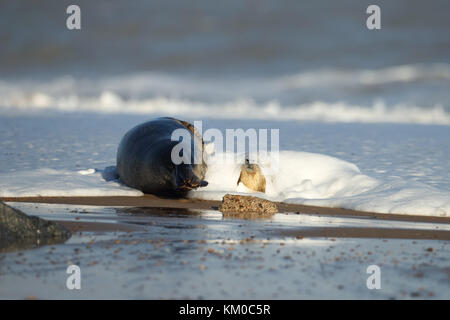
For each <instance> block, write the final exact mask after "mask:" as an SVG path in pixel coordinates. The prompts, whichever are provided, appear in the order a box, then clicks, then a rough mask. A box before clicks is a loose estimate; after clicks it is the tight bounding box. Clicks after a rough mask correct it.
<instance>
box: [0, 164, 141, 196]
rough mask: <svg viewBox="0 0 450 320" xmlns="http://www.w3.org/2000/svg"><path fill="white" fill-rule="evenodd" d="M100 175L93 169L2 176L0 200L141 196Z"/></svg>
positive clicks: (38, 171) (5, 174)
mask: <svg viewBox="0 0 450 320" xmlns="http://www.w3.org/2000/svg"><path fill="white" fill-rule="evenodd" d="M93 171H94V172H93ZM86 172H88V174H86ZM102 173H104V172H103V171H101V170H94V169H90V170H85V171H81V172H77V171H68V170H53V169H36V170H33V171H19V172H13V173H2V174H0V197H40V196H42V197H64V196H66V197H76V196H80V197H90V196H92V197H95V196H141V195H143V193H142V192H141V191H139V190H135V189H131V188H128V187H126V186H124V185H122V184H120V183H119V182H118V181H117V180H109V179H106V180H105V178H104V175H102ZM107 180H108V181H107Z"/></svg>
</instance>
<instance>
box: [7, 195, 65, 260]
mask: <svg viewBox="0 0 450 320" xmlns="http://www.w3.org/2000/svg"><path fill="white" fill-rule="evenodd" d="M70 236H71V233H70V232H69V231H68V230H67V229H66V228H65V227H63V226H62V225H60V224H59V223H56V222H53V221H47V220H44V219H41V218H39V217H30V216H28V215H26V214H25V213H23V212H22V211H20V210H17V209H14V208H12V207H10V206H8V205H6V204H5V203H3V202H1V201H0V252H6V251H14V250H19V249H28V248H33V247H37V246H40V245H47V244H56V243H62V242H64V241H66V240H67V239H69V238H70Z"/></svg>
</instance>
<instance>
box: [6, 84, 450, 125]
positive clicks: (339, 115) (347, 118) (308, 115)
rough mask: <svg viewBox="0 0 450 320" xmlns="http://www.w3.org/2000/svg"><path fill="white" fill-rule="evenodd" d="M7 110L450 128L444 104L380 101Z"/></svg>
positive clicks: (63, 104) (86, 103)
mask: <svg viewBox="0 0 450 320" xmlns="http://www.w3.org/2000/svg"><path fill="white" fill-rule="evenodd" d="M0 108H2V109H3V111H8V110H13V111H14V110H16V111H17V110H19V111H20V110H22V111H23V110H30V109H31V110H57V111H62V112H96V113H125V114H166V115H173V116H189V117H199V118H202V119H203V118H220V119H261V120H263V119H270V120H281V121H284V120H299V121H324V122H364V123H380V122H390V123H418V124H440V125H450V113H449V112H447V111H446V110H445V109H444V107H443V106H442V105H436V106H434V107H432V108H423V107H419V106H411V105H407V104H398V105H394V106H389V107H388V106H387V105H386V104H385V103H383V102H382V101H379V102H376V103H374V104H372V105H368V106H356V105H351V104H348V103H344V102H336V103H327V102H323V101H317V102H313V103H308V104H301V105H295V106H282V105H281V104H280V103H279V102H277V101H271V102H267V103H263V104H258V103H255V102H254V101H253V100H249V99H239V100H235V101H231V102H226V103H219V104H214V103H202V102H193V101H188V100H180V99H170V98H166V97H156V98H150V99H140V100H134V99H129V100H125V99H122V98H121V97H120V96H119V95H117V94H115V93H114V92H110V91H107V92H103V93H102V94H101V95H100V96H99V97H96V98H82V97H79V96H77V95H69V96H65V97H52V96H50V95H47V94H45V93H34V94H31V95H24V96H13V97H9V98H8V99H3V100H2V101H1V102H0Z"/></svg>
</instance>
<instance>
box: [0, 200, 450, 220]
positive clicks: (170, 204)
mask: <svg viewBox="0 0 450 320" xmlns="http://www.w3.org/2000/svg"><path fill="white" fill-rule="evenodd" d="M2 200H3V201H5V202H32V203H49V204H77V205H89V206H113V207H119V206H126V207H141V208H184V209H203V210H217V209H218V207H219V205H220V203H221V202H220V201H211V200H200V199H172V198H161V197H157V196H155V195H150V194H147V195H145V196H142V197H126V196H119V197H117V196H115V197H25V198H3V199H2ZM276 204H277V207H278V211H279V212H280V213H284V212H294V213H299V214H316V215H323V216H338V217H339V216H341V217H345V216H347V217H365V218H373V219H384V220H396V221H412V222H434V223H450V217H434V216H425V215H423V216H421V215H412V214H408V213H405V214H386V213H376V212H366V211H358V210H350V209H342V208H328V207H317V206H306V205H300V204H288V203H281V202H277V203H276Z"/></svg>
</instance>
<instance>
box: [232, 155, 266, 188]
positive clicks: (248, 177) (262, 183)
mask: <svg viewBox="0 0 450 320" xmlns="http://www.w3.org/2000/svg"><path fill="white" fill-rule="evenodd" d="M239 182H242V183H243V184H244V185H245V186H246V187H247V188H249V189H251V190H253V191H258V192H266V178H265V177H264V175H263V173H262V171H261V168H260V167H259V166H258V165H257V164H255V163H250V161H249V160H248V159H245V164H243V165H242V166H241V175H240V176H239V180H238V182H237V184H239Z"/></svg>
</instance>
